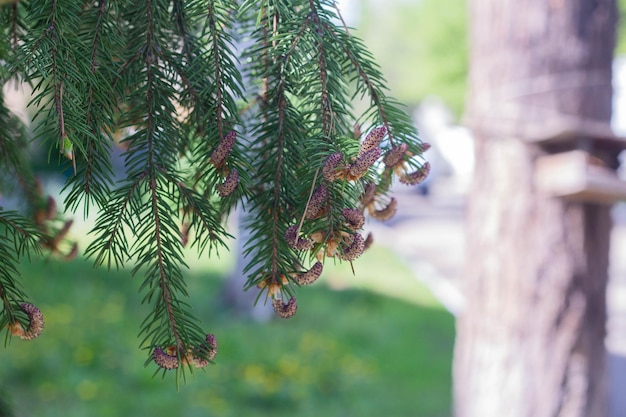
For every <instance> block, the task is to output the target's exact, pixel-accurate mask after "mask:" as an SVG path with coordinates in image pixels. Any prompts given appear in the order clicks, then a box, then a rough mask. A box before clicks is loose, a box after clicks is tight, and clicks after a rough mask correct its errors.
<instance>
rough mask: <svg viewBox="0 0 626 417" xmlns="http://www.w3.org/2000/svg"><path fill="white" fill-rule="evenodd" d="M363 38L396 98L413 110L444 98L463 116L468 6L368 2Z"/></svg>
mask: <svg viewBox="0 0 626 417" xmlns="http://www.w3.org/2000/svg"><path fill="white" fill-rule="evenodd" d="M361 8H362V16H361V20H360V21H359V23H358V25H357V26H358V31H357V32H358V34H359V36H361V37H362V38H363V39H364V40H365V43H366V45H368V47H369V49H370V51H372V53H373V54H374V56H375V57H376V61H377V62H378V63H379V64H380V65H381V67H382V70H383V74H385V77H386V78H387V81H388V83H389V87H390V89H391V93H392V95H393V96H394V97H396V98H397V99H398V100H399V101H401V102H403V103H405V104H407V105H408V106H415V105H417V104H418V103H419V101H421V100H422V99H424V98H425V97H427V96H430V95H436V96H438V97H439V98H441V99H442V100H443V101H444V102H445V103H446V104H447V105H448V106H450V108H451V109H452V110H453V111H454V113H455V114H456V115H457V116H459V115H460V114H461V112H462V110H463V103H464V100H465V87H466V75H467V66H468V59H467V50H468V48H467V33H466V32H467V9H466V0H443V1H442V0H420V1H406V0H387V1H380V0H363V1H361Z"/></svg>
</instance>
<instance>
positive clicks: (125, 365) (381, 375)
mask: <svg viewBox="0 0 626 417" xmlns="http://www.w3.org/2000/svg"><path fill="white" fill-rule="evenodd" d="M229 256H230V255H227V256H226V260H225V261H222V262H217V261H215V262H212V263H210V264H208V265H207V264H206V263H203V266H202V267H201V268H200V267H196V266H194V267H193V270H192V271H190V272H189V274H190V283H189V287H190V290H191V292H192V300H191V302H192V305H193V306H194V309H195V311H196V313H197V314H198V316H199V317H200V318H201V319H202V321H203V324H202V325H203V327H204V328H205V329H207V332H209V331H210V332H212V333H214V334H215V335H216V336H217V338H218V341H219V348H220V350H219V354H218V356H217V359H216V360H217V364H216V365H215V366H212V367H209V368H207V369H206V371H200V372H195V373H194V374H193V375H192V376H191V377H188V380H187V384H186V385H184V384H183V385H182V386H181V387H180V390H179V391H178V392H177V391H176V386H175V382H174V375H173V374H171V375H169V374H168V375H167V376H166V378H165V379H162V378H161V377H160V376H159V375H158V376H156V377H154V378H153V371H154V369H155V368H154V366H153V365H152V364H151V365H150V367H149V368H145V367H144V366H143V365H144V361H145V359H146V352H145V351H143V350H140V349H138V346H137V344H138V343H139V340H138V339H137V333H138V329H139V324H140V323H141V321H142V320H143V319H144V317H145V315H146V312H147V309H148V308H149V307H148V306H145V305H141V304H140V300H141V296H140V295H139V294H137V288H138V287H139V284H140V279H141V278H140V277H135V278H131V277H130V275H129V273H128V271H119V272H116V271H112V272H108V271H106V270H105V269H93V268H92V265H91V263H89V262H88V261H84V260H77V261H74V262H71V263H61V262H58V261H55V260H47V261H34V262H33V263H25V264H24V265H23V267H22V271H21V272H22V274H23V275H24V279H23V282H24V286H25V287H26V289H27V291H28V293H29V294H30V295H31V299H32V301H33V302H34V303H36V304H37V305H38V306H39V307H40V308H41V310H42V311H43V313H44V315H45V320H46V329H45V331H44V333H43V335H42V336H41V337H40V338H39V339H37V340H35V341H33V342H25V341H21V340H19V339H13V340H12V341H11V343H10V344H9V346H8V347H7V348H6V349H4V351H3V352H1V353H0V369H1V373H0V391H2V392H3V394H5V395H8V400H9V403H10V404H12V407H13V409H14V411H15V414H16V416H17V417H30V416H37V417H46V416H64V417H79V416H80V417H85V416H90V417H91V416H111V417H113V416H115V417H120V416H124V417H125V416H142V415H150V416H157V417H159V416H167V417H172V416H184V417H187V416H210V417H221V416H224V417H230V416H233V417H235V416H237V417H249V416H277V417H281V416H290V417H294V416H298V417H309V416H310V417H313V416H315V417H317V416H326V417H335V416H336V417H340V416H341V417H344V416H345V417H348V416H358V417H367V416H380V415H385V416H390V417H409V416H411V417H412V416H416V417H439V416H441V417H444V416H450V415H451V411H450V408H451V361H452V345H453V337H454V324H453V318H452V317H451V316H450V315H449V314H448V313H447V312H446V311H445V310H444V309H443V308H442V307H441V306H440V305H439V304H438V303H437V302H436V301H435V300H434V299H433V297H432V296H431V295H430V294H429V293H428V291H427V290H426V289H425V288H424V287H423V286H422V285H421V284H419V283H418V282H417V281H416V280H415V278H414V277H413V276H412V275H411V273H410V272H409V271H408V270H407V269H406V268H404V267H403V266H402V265H401V264H400V263H399V261H398V260H397V258H396V257H395V256H394V255H393V254H391V253H390V252H389V251H387V250H386V249H384V248H380V247H373V248H372V249H371V250H370V251H368V253H366V254H365V255H364V256H363V258H362V259H359V260H358V261H357V262H356V263H355V270H356V276H352V272H351V270H350V266H349V265H341V266H335V267H331V268H326V270H325V273H324V276H323V277H322V279H320V283H316V285H313V286H311V287H307V288H303V289H300V290H299V291H298V305H299V310H298V314H296V316H295V317H293V318H291V319H289V320H273V321H271V322H269V323H265V324H259V323H253V322H249V321H241V320H237V319H233V318H232V317H230V316H229V314H228V312H225V311H221V309H220V308H219V301H218V300H217V299H216V294H219V289H220V286H221V283H222V280H223V277H224V276H226V275H227V274H228V268H229V266H230V265H232V258H229Z"/></svg>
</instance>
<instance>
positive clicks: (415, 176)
mask: <svg viewBox="0 0 626 417" xmlns="http://www.w3.org/2000/svg"><path fill="white" fill-rule="evenodd" d="M429 173H430V163H429V162H426V163H425V164H424V165H422V167H421V168H420V169H418V170H417V171H415V172H411V173H410V174H404V175H403V176H401V177H400V182H401V183H402V184H407V185H417V184H419V183H420V182H422V181H424V180H425V179H426V177H428V174H429Z"/></svg>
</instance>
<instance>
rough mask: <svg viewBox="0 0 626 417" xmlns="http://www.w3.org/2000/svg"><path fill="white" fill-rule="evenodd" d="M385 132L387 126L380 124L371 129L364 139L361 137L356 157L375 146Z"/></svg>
mask: <svg viewBox="0 0 626 417" xmlns="http://www.w3.org/2000/svg"><path fill="white" fill-rule="evenodd" d="M386 134H387V128H386V127H385V126H380V127H377V128H374V129H372V130H371V131H370V132H369V133H368V134H367V136H365V139H363V143H361V147H360V148H359V154H358V156H357V157H359V158H360V157H361V156H363V155H365V154H366V153H367V152H369V151H371V150H372V149H374V148H376V147H377V146H378V145H379V144H380V141H381V140H383V137H385V135H386Z"/></svg>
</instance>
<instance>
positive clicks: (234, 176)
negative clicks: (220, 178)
mask: <svg viewBox="0 0 626 417" xmlns="http://www.w3.org/2000/svg"><path fill="white" fill-rule="evenodd" d="M237 184H239V172H238V171H237V169H236V168H233V169H232V171H230V173H229V174H228V176H227V177H226V179H225V180H224V182H223V183H221V184H220V185H218V186H217V193H218V194H219V195H220V197H227V196H229V195H231V194H232V193H233V191H235V188H237Z"/></svg>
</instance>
